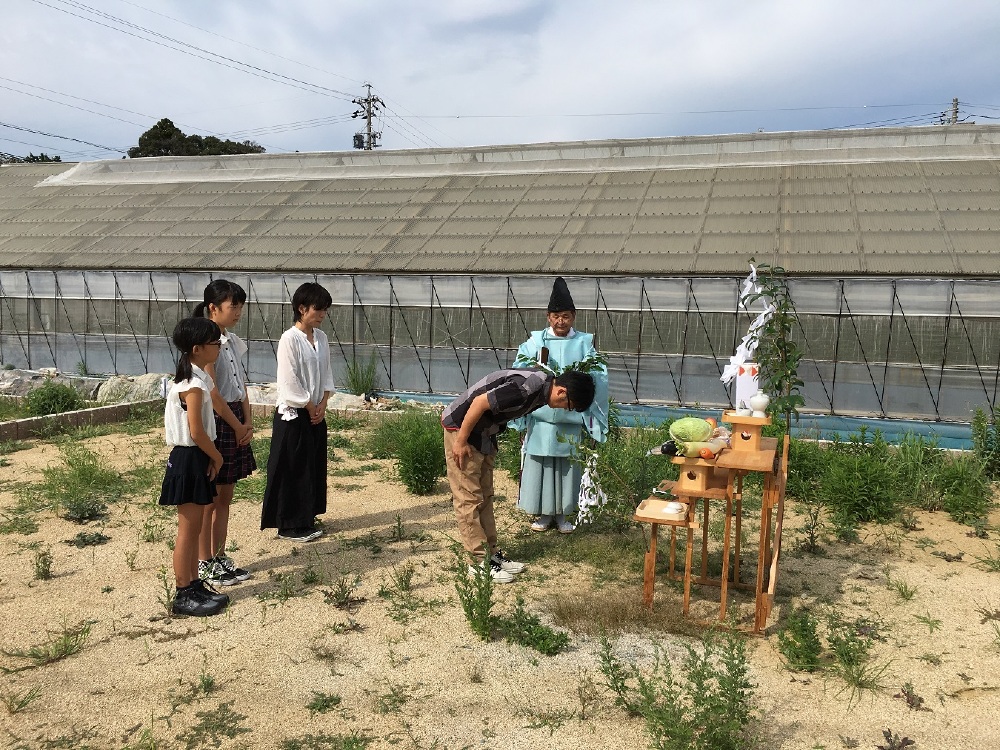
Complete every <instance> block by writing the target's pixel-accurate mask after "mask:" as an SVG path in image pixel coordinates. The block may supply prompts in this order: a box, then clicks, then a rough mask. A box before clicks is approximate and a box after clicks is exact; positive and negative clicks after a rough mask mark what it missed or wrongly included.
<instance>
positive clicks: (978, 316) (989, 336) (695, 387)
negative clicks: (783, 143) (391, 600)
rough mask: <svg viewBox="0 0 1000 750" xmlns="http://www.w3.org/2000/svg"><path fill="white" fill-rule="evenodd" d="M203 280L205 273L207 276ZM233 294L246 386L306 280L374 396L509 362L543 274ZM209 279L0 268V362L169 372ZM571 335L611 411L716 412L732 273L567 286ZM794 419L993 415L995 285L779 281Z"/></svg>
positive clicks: (725, 394) (294, 280)
mask: <svg viewBox="0 0 1000 750" xmlns="http://www.w3.org/2000/svg"><path fill="white" fill-rule="evenodd" d="M218 276H220V275H219V274H216V275H215V277H218ZM224 277H225V278H227V279H230V280H232V281H235V282H237V283H239V284H241V285H242V286H243V287H244V289H246V291H247V295H248V299H247V305H246V307H245V309H244V314H243V319H242V320H241V322H240V324H239V325H238V327H237V328H236V329H235V330H236V332H237V333H238V334H239V335H240V336H241V337H243V338H244V339H245V340H246V341H247V343H248V344H249V352H248V354H247V357H246V361H245V366H246V368H247V375H248V378H249V380H251V381H252V382H270V381H272V380H273V379H274V374H275V349H276V346H277V341H278V339H279V337H280V335H281V333H282V331H284V330H285V329H286V328H287V327H288V326H290V325H291V324H292V319H291V307H290V305H289V303H288V300H289V299H290V297H291V294H292V292H293V291H294V290H295V288H296V287H297V286H298V285H299V284H301V283H302V282H304V281H318V282H319V283H321V284H323V285H324V286H325V287H326V288H327V289H328V290H329V291H330V293H331V295H332V297H333V300H334V304H333V307H332V308H331V310H330V313H329V315H328V318H327V321H326V323H325V324H324V328H325V330H326V331H327V333H328V335H329V337H330V345H331V351H332V356H333V360H334V371H335V373H338V374H340V373H343V372H344V369H345V367H346V364H347V363H348V362H351V361H368V358H370V357H371V356H373V355H374V356H375V357H376V361H377V368H378V372H379V374H380V377H381V383H380V387H381V388H382V389H383V390H386V391H393V392H407V393H423V394H438V395H441V396H446V395H447V394H453V393H457V392H461V391H462V390H464V389H465V388H466V387H467V386H468V385H470V384H471V383H474V382H475V381H476V380H478V379H479V378H481V377H482V376H483V375H485V374H487V373H488V372H491V371H493V370H495V369H497V368H503V367H507V366H509V365H510V364H511V363H512V362H513V359H514V355H515V354H516V351H517V346H518V344H520V343H521V342H522V341H524V340H525V339H526V338H527V336H528V333H529V332H530V331H531V330H536V329H539V328H541V327H543V325H544V321H545V304H546V303H547V300H548V296H549V292H550V290H551V286H552V277H551V276H519V275H508V276H503V275H481V276H480V275H403V274H400V275H376V274H355V275H350V274H336V275H310V274H281V273H273V272H272V273H265V272H248V273H228V272H227V273H226V274H224ZM212 278H213V275H212V274H209V273H187V272H173V271H169V272H168V271H152V272H140V271H73V270H55V271H13V270H9V271H0V299H2V301H0V362H2V364H3V365H4V366H6V367H8V368H9V367H17V368H27V369H39V368H43V367H55V368H57V369H59V370H61V371H64V372H70V373H72V372H80V373H84V372H89V373H118V374H126V375H135V374H141V373H147V372H172V371H173V369H174V359H175V351H174V347H173V345H172V343H171V342H170V338H169V334H170V332H171V331H172V329H173V326H174V324H175V323H176V321H177V320H178V319H180V318H181V317H184V316H185V315H187V314H189V311H190V310H191V309H192V308H193V306H194V305H195V304H196V303H197V302H199V301H200V300H201V298H202V290H203V289H204V287H205V285H206V284H207V283H208V282H209V281H210V280H211V279H212ZM568 282H569V285H570V289H571V291H572V293H573V296H574V299H575V302H576V306H577V309H578V318H577V327H578V328H580V329H581V330H586V331H590V332H592V333H594V334H595V335H596V341H597V346H598V348H599V350H600V351H602V352H603V353H604V354H606V355H607V356H608V359H609V369H610V383H611V391H612V396H613V398H615V399H616V400H617V401H619V402H622V403H638V404H652V405H669V406H680V407H694V406H700V407H706V408H715V407H720V406H726V405H728V404H730V399H731V389H730V388H729V387H727V386H725V385H724V384H723V383H722V382H721V380H720V376H721V373H722V369H723V367H724V366H725V364H726V363H727V362H728V360H729V357H730V356H731V355H732V353H733V351H734V350H735V347H736V345H737V344H738V342H739V340H740V339H741V338H742V336H743V335H744V334H745V333H746V331H747V328H748V326H749V324H750V321H751V320H752V318H753V316H755V315H756V313H757V312H758V311H759V310H758V309H756V308H755V309H752V310H751V311H749V312H748V311H746V310H743V309H741V308H740V306H739V290H740V287H741V285H742V283H743V279H742V278H737V277H701V278H697V277H637V276H633V277H621V276H618V277H612V276H589V277H571V278H569V279H568ZM788 287H789V291H790V294H791V297H792V299H793V300H794V302H795V305H796V308H797V312H798V324H797V331H796V338H797V341H798V343H799V345H800V347H801V349H802V351H803V355H804V356H803V359H802V362H801V363H800V366H799V375H800V377H801V378H802V380H804V381H805V387H804V389H803V395H804V396H805V400H806V407H805V410H804V411H807V412H815V413H821V414H832V415H842V416H873V417H886V418H907V419H924V420H948V421H968V420H969V419H970V417H971V414H972V412H973V411H974V410H975V409H976V408H984V409H986V410H992V409H994V408H996V407H997V406H998V403H1000V402H998V385H1000V314H998V313H997V309H996V300H997V299H1000V280H998V279H935V278H874V277H871V278H853V277H852V278H816V277H810V278H790V279H789V280H788Z"/></svg>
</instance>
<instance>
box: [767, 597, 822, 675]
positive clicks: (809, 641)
mask: <svg viewBox="0 0 1000 750" xmlns="http://www.w3.org/2000/svg"><path fill="white" fill-rule="evenodd" d="M817 625H818V623H817V621H816V618H815V617H813V615H812V613H811V612H809V610H808V609H805V608H799V609H796V610H793V611H792V613H791V614H790V615H789V616H788V619H787V620H786V621H785V624H784V626H783V627H782V628H781V629H780V630H779V631H778V651H779V652H780V653H781V655H782V656H783V657H784V658H785V661H786V663H787V664H788V667H789V669H794V670H798V671H803V672H814V671H816V670H817V669H819V658H820V655H821V654H822V653H823V644H822V643H821V642H820V639H819V635H818V634H817Z"/></svg>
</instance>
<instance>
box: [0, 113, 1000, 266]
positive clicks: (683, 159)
mask: <svg viewBox="0 0 1000 750" xmlns="http://www.w3.org/2000/svg"><path fill="white" fill-rule="evenodd" d="M998 248H1000V126H981V125H952V126H940V127H929V128H899V129H872V130H848V131H813V132H801V133H754V134H750V135H735V136H732V135H730V136H697V137H676V138H656V139H643V140H615V141H590V142H576V143H548V144H530V145H516V146H491V147H478V148H462V149H421V150H406V151H374V152H365V151H351V152H332V153H313V154H298V153H296V154H259V155H249V156H228V157H162V158H153V159H126V160H113V161H96V162H82V163H80V164H77V165H75V166H74V165H68V164H24V165H21V164H18V165H4V166H3V167H0V268H6V269H42V268H53V269H55V268H66V269H71V268H73V269H134V270H165V269H169V270H188V269H191V270H226V269H233V270H275V271H281V272H290V271H306V272H325V273H420V274H423V273H477V274H484V273H502V274H517V273H553V272H558V273H563V274H567V275H573V274H576V275H590V274H602V275H606V274H610V275H629V276H633V275H641V276H649V275H656V276H660V275H671V276H673V275H684V274H692V275H699V276H706V275H707V276H711V275H734V274H735V275H743V274H745V271H746V268H747V260H748V259H749V258H750V257H751V256H753V257H755V258H756V259H757V260H758V261H762V262H770V263H774V264H777V265H781V266H784V267H785V268H786V269H787V270H788V271H789V272H790V273H791V274H794V275H821V276H830V275H837V276H843V275H869V274H871V275H885V276H900V275H905V276H914V275H926V276H943V277H959V276H995V275H997V274H1000V249H998Z"/></svg>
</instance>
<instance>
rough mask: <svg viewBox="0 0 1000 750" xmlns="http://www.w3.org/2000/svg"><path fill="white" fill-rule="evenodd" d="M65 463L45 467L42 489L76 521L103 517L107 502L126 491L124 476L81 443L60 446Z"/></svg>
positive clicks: (65, 514)
mask: <svg viewBox="0 0 1000 750" xmlns="http://www.w3.org/2000/svg"><path fill="white" fill-rule="evenodd" d="M59 449H60V451H61V453H62V459H63V465H62V466H51V467H47V468H45V469H42V475H43V477H44V480H43V482H42V485H41V487H40V489H41V490H42V492H44V493H45V495H46V496H47V497H49V498H51V499H52V500H53V501H54V503H55V504H56V506H57V507H58V508H60V509H61V512H62V516H63V517H64V518H66V519H67V520H70V521H75V522H76V523H85V522H87V521H92V520H94V519H97V518H100V517H102V516H103V515H104V514H105V512H106V511H107V503H108V502H110V501H114V500H117V499H118V498H120V497H122V496H123V495H124V494H126V490H127V483H126V482H125V480H124V479H123V477H122V475H121V474H119V473H118V472H117V471H114V470H113V469H108V468H105V467H104V466H102V462H101V460H100V459H99V458H98V456H97V455H96V454H95V453H94V452H93V451H91V450H90V449H89V448H87V447H86V446H85V445H82V444H80V443H64V444H62V445H60V446H59Z"/></svg>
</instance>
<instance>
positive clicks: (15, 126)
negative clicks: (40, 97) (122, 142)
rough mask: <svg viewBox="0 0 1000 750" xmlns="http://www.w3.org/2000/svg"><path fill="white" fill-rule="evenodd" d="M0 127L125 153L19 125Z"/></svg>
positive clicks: (3, 124) (117, 149) (121, 151)
mask: <svg viewBox="0 0 1000 750" xmlns="http://www.w3.org/2000/svg"><path fill="white" fill-rule="evenodd" d="M0 127H4V128H13V129H14V130H21V131H23V132H25V133H34V134H35V135H44V136H45V137H47V138H62V139H63V140H66V141H73V142H75V143H83V144H85V145H87V146H96V147H97V148H99V149H102V150H103V151H115V152H117V153H119V154H124V153H125V151H123V150H122V149H120V148H115V147H114V146H102V145H101V144H100V143H93V142H91V141H84V140H81V139H79V138H70V137H69V136H68V135H56V134H55V133H46V132H45V131H43V130H32V129H31V128H23V127H21V126H20V125H11V124H10V123H9V122H0Z"/></svg>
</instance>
